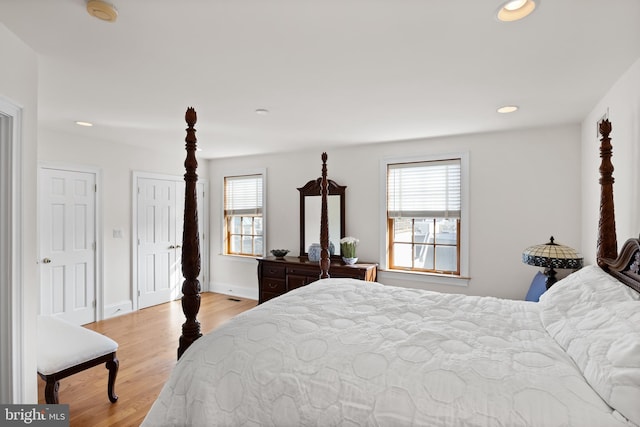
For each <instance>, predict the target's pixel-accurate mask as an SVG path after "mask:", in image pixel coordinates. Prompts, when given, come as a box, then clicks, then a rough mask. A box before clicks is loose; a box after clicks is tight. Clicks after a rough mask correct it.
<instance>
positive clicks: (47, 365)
mask: <svg viewBox="0 0 640 427" xmlns="http://www.w3.org/2000/svg"><path fill="white" fill-rule="evenodd" d="M117 349H118V343H117V342H115V341H114V340H112V339H111V338H109V337H106V336H104V335H102V334H99V333H98V332H95V331H92V330H90V329H87V328H83V327H82V326H78V325H74V324H73V323H70V322H67V321H65V320H62V319H58V318H55V317H50V316H38V372H39V373H40V374H42V375H51V374H54V373H56V372H60V371H62V370H64V369H67V368H70V367H72V366H76V365H79V364H81V363H83V362H86V361H88V360H92V359H95V358H96V357H100V356H104V355H105V354H109V353H113V352H114V351H116V350H117Z"/></svg>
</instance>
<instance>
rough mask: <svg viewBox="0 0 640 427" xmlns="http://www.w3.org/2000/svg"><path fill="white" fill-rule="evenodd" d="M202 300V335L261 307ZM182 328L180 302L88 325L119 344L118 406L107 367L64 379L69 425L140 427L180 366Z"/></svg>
mask: <svg viewBox="0 0 640 427" xmlns="http://www.w3.org/2000/svg"><path fill="white" fill-rule="evenodd" d="M201 298H202V299H201V306H200V312H199V315H198V320H199V321H200V325H201V331H202V333H203V334H205V333H207V332H209V331H211V330H213V329H215V328H216V327H218V326H220V325H221V324H222V323H224V322H226V321H227V320H229V319H230V318H232V317H233V316H235V315H237V314H239V313H242V312H243V311H245V310H248V309H250V308H252V307H255V306H256V305H257V301H255V300H250V299H244V298H236V297H229V296H227V295H222V294H215V293H210V292H205V293H203V294H202V297H201ZM230 298H233V299H236V300H240V301H232V300H230ZM182 323H184V315H183V313H182V307H181V303H180V301H173V302H169V303H166V304H161V305H157V306H154V307H149V308H146V309H143V310H139V311H137V312H135V313H131V314H125V315H123V316H119V317H115V318H111V319H107V320H103V321H100V322H95V323H91V324H88V325H85V326H86V327H87V328H89V329H93V330H95V331H97V332H100V333H102V334H104V335H106V336H108V337H110V338H112V339H113V340H115V341H116V342H117V343H118V345H119V347H118V352H117V356H118V360H119V361H120V369H119V371H118V376H117V378H116V384H115V392H116V394H117V395H118V401H117V402H116V403H114V404H112V403H111V402H109V399H108V397H107V376H108V371H107V369H106V368H105V367H104V365H100V366H96V367H93V368H91V369H87V370H86V371H83V372H80V373H78V374H75V375H72V376H70V377H68V378H65V379H63V380H62V381H60V389H59V394H58V396H59V400H60V403H68V404H69V412H70V414H69V415H70V426H71V427H74V426H77V427H85V426H92V427H106V426H139V425H140V423H141V422H142V420H143V419H144V417H145V416H146V414H147V412H148V411H149V409H150V408H151V405H152V404H153V402H154V401H155V399H156V397H157V396H158V394H159V393H160V390H161V388H162V386H163V385H164V383H165V381H166V380H167V378H168V377H169V373H170V372H171V370H172V369H173V367H174V366H175V364H176V357H177V350H178V338H179V337H180V334H181V333H182ZM44 385H45V383H44V381H42V380H41V379H40V378H38V402H39V403H45V401H44Z"/></svg>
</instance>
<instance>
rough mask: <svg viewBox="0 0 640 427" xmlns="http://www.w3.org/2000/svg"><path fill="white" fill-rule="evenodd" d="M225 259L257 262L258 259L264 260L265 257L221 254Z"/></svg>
mask: <svg viewBox="0 0 640 427" xmlns="http://www.w3.org/2000/svg"><path fill="white" fill-rule="evenodd" d="M219 255H221V256H223V257H225V258H228V259H233V260H237V261H240V262H248V261H252V262H253V261H255V260H256V259H258V258H262V257H263V255H236V254H219Z"/></svg>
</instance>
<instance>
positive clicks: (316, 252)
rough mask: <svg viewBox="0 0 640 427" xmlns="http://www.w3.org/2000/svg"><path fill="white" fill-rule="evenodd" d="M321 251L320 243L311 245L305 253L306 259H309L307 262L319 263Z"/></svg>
mask: <svg viewBox="0 0 640 427" xmlns="http://www.w3.org/2000/svg"><path fill="white" fill-rule="evenodd" d="M321 250H322V248H321V247H320V243H312V244H311V246H309V250H308V251H307V258H309V261H312V262H317V261H320V251H321Z"/></svg>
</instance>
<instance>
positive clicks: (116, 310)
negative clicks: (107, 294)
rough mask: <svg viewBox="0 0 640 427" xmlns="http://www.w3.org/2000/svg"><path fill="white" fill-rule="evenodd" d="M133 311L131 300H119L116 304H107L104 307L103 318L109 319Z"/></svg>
mask: <svg viewBox="0 0 640 427" xmlns="http://www.w3.org/2000/svg"><path fill="white" fill-rule="evenodd" d="M132 311H133V302H132V301H121V302H119V303H116V304H111V305H108V306H106V307H105V308H104V318H105V319H109V318H111V317H117V316H122V315H123V314H128V313H131V312H132Z"/></svg>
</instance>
